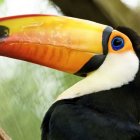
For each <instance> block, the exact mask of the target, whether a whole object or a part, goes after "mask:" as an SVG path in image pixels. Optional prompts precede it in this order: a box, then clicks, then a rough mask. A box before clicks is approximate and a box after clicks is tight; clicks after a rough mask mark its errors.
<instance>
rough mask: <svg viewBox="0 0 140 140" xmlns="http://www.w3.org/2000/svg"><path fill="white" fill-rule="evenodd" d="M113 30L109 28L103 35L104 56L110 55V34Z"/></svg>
mask: <svg viewBox="0 0 140 140" xmlns="http://www.w3.org/2000/svg"><path fill="white" fill-rule="evenodd" d="M112 31H113V28H112V27H110V26H108V27H106V28H105V30H104V31H103V35H102V46H103V54H104V55H107V53H108V40H109V37H110V34H111V33H112Z"/></svg>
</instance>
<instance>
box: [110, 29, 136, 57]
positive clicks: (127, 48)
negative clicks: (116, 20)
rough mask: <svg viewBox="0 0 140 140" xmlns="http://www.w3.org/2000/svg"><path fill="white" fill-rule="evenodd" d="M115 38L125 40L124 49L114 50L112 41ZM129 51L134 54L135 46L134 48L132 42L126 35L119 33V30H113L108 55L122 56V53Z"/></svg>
mask: <svg viewBox="0 0 140 140" xmlns="http://www.w3.org/2000/svg"><path fill="white" fill-rule="evenodd" d="M114 37H121V38H123V40H124V47H123V48H122V49H120V50H117V51H115V50H113V48H112V46H111V41H112V40H113V38H114ZM127 51H133V52H134V49H133V46H132V43H131V41H130V39H129V38H128V37H127V36H126V35H124V34H123V33H121V32H119V31H117V30H113V31H112V34H111V35H110V38H109V41H108V53H117V54H120V53H124V52H127Z"/></svg>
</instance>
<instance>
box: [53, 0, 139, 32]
mask: <svg viewBox="0 0 140 140" xmlns="http://www.w3.org/2000/svg"><path fill="white" fill-rule="evenodd" d="M51 1H53V2H54V3H55V4H56V5H57V6H58V7H60V9H61V10H62V12H63V13H64V14H65V15H67V16H71V17H77V18H82V19H88V20H92V21H96V22H99V23H103V24H107V25H110V26H113V27H116V26H118V25H119V26H120V25H121V26H122V25H123V26H129V27H131V28H133V29H135V30H136V31H138V32H139V33H140V24H139V23H140V16H139V15H138V14H137V13H136V12H134V11H133V10H131V9H129V8H128V7H127V6H126V5H125V4H123V3H122V2H121V1H120V0H115V1H114V0H104V1H103V0H76V1H75V0H61V1H58V0H51Z"/></svg>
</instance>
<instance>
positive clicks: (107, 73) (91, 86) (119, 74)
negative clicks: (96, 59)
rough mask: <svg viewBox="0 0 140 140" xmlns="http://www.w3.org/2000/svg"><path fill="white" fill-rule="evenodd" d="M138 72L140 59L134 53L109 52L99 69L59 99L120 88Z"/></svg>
mask: <svg viewBox="0 0 140 140" xmlns="http://www.w3.org/2000/svg"><path fill="white" fill-rule="evenodd" d="M127 61H128V62H129V63H126V62H127ZM124 64H125V65H124ZM137 72H138V59H137V57H136V55H135V54H134V53H131V52H127V53H125V54H120V55H119V54H117V55H114V54H108V55H107V57H106V60H105V61H104V63H103V64H102V65H101V66H100V68H99V69H98V70H96V71H95V72H92V73H90V74H89V75H88V76H87V77H86V78H85V79H83V80H81V81H79V82H78V83H76V84H75V85H73V86H72V87H70V88H69V89H67V90H66V91H64V92H63V93H62V94H61V95H60V96H59V97H58V98H57V100H62V99H69V98H75V97H79V96H83V95H87V94H90V93H98V92H100V91H107V90H111V89H114V88H120V87H122V86H123V85H127V84H129V83H130V82H131V81H133V80H134V78H135V75H136V73H137Z"/></svg>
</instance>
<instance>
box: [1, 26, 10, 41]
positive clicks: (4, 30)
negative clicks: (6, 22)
mask: <svg viewBox="0 0 140 140" xmlns="http://www.w3.org/2000/svg"><path fill="white" fill-rule="evenodd" d="M8 35H9V29H8V28H7V27H5V26H2V25H0V39H1V38H5V37H7V36H8Z"/></svg>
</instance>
